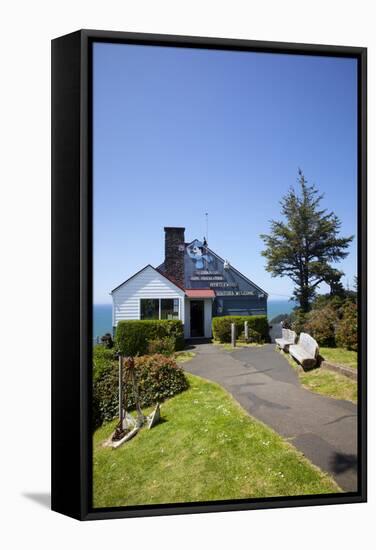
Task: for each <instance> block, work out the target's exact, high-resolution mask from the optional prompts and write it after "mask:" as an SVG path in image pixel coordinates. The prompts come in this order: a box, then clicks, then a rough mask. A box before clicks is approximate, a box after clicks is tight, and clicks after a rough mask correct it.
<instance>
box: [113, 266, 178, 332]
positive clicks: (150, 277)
mask: <svg viewBox="0 0 376 550" xmlns="http://www.w3.org/2000/svg"><path fill="white" fill-rule="evenodd" d="M141 298H178V299H179V304H180V308H179V311H180V316H179V317H180V319H181V320H182V321H183V322H184V291H183V290H181V289H180V288H179V287H177V286H175V285H174V284H173V283H172V282H171V281H169V280H168V279H166V277H164V276H163V275H161V274H160V273H159V272H158V271H156V270H155V269H154V268H153V267H152V266H147V267H145V268H144V269H143V270H141V271H140V272H139V273H137V274H136V275H134V276H133V277H131V278H130V279H128V281H126V282H125V283H123V284H122V285H120V286H119V287H118V288H116V289H115V290H113V291H112V303H113V306H112V324H113V326H114V327H116V326H117V324H118V322H119V321H123V320H128V319H140V299H141Z"/></svg>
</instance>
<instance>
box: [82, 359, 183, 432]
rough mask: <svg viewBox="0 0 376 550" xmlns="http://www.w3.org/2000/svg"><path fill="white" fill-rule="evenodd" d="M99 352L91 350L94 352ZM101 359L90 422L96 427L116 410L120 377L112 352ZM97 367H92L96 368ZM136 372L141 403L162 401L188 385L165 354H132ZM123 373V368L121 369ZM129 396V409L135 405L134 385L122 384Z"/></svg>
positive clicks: (95, 380) (178, 369)
mask: <svg viewBox="0 0 376 550" xmlns="http://www.w3.org/2000/svg"><path fill="white" fill-rule="evenodd" d="M97 353H98V352H97V351H95V352H94V362H95V355H96V354H97ZM100 360H101V361H102V364H101V369H100V372H99V373H97V374H96V375H95V376H94V377H93V426H94V429H96V428H97V427H98V426H100V425H101V424H102V423H103V422H105V421H109V420H112V419H113V418H114V417H115V416H116V415H117V414H118V410H119V409H118V407H119V402H118V397H119V378H118V373H119V371H118V361H117V360H116V359H115V357H114V355H112V358H110V357H109V356H108V357H107V358H106V359H103V356H101V358H100ZM95 368H96V367H94V369H95ZM135 372H136V378H137V383H138V389H139V396H140V401H141V406H142V407H147V406H149V405H154V404H155V403H157V402H162V401H164V400H165V399H168V398H169V397H172V396H173V395H176V394H177V393H180V392H182V391H183V390H185V389H187V388H188V382H187V379H186V377H185V375H184V372H183V370H182V369H181V368H180V367H179V366H177V364H176V362H175V360H174V359H172V358H170V357H165V356H164V355H159V354H156V355H145V356H143V357H136V358H135ZM123 373H124V376H125V368H124V369H123ZM123 389H124V391H125V393H126V395H127V397H128V398H129V401H128V403H129V409H130V410H132V409H134V407H135V398H134V392H133V388H132V386H131V385H130V384H128V383H127V384H124V388H123Z"/></svg>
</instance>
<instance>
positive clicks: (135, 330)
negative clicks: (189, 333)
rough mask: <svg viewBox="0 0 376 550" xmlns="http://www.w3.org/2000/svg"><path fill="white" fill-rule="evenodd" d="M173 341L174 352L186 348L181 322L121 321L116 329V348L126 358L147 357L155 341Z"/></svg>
mask: <svg viewBox="0 0 376 550" xmlns="http://www.w3.org/2000/svg"><path fill="white" fill-rule="evenodd" d="M165 338H170V339H171V341H172V340H173V348H174V349H173V351H178V350H181V349H183V347H184V329H183V323H182V322H181V321H179V320H163V321H119V324H118V326H117V329H116V337H115V342H116V348H117V349H118V350H119V351H120V353H122V355H124V356H135V355H145V354H147V353H148V351H149V343H150V342H151V341H153V340H163V339H165Z"/></svg>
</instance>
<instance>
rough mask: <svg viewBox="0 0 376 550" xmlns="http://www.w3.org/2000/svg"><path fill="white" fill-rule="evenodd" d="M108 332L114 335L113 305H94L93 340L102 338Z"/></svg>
mask: <svg viewBox="0 0 376 550" xmlns="http://www.w3.org/2000/svg"><path fill="white" fill-rule="evenodd" d="M106 332H109V333H110V334H112V304H94V310H93V338H97V337H98V336H99V337H101V336H103V334H106Z"/></svg>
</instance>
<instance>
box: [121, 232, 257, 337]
mask: <svg viewBox="0 0 376 550" xmlns="http://www.w3.org/2000/svg"><path fill="white" fill-rule="evenodd" d="M111 295H112V301H113V307H112V325H113V329H114V331H115V330H116V327H117V324H118V322H119V321H121V320H143V319H180V320H181V321H182V323H183V324H184V335H185V338H211V337H212V317H213V316H218V315H230V314H231V315H254V314H266V300H267V294H266V293H265V292H264V291H263V290H262V289H261V288H260V287H258V286H257V285H255V284H254V283H253V282H252V281H250V280H249V279H248V278H247V277H245V276H244V275H242V274H241V273H240V272H239V271H237V270H236V269H235V268H233V267H232V266H230V265H229V263H228V262H227V261H225V260H223V259H222V258H220V257H219V256H218V255H217V254H215V253H214V252H213V251H211V250H210V249H209V248H208V246H207V243H206V242H204V243H201V242H200V241H197V240H194V241H192V242H191V243H185V242H184V228H182V227H165V259H164V262H163V263H162V264H161V265H160V266H159V267H157V268H154V267H153V266H151V265H150V264H148V265H146V266H145V267H144V268H143V269H141V270H140V271H138V272H137V273H135V274H134V275H133V276H132V277H130V278H129V279H127V280H126V281H124V282H123V283H121V284H120V285H119V286H117V287H116V288H114V289H113V290H112V292H111Z"/></svg>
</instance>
